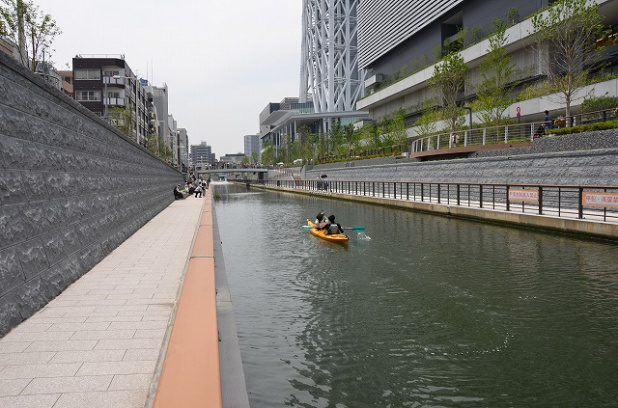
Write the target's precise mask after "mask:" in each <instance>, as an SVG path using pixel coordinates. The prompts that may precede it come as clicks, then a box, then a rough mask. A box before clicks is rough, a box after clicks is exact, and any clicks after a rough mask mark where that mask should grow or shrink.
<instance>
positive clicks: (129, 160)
mask: <svg viewBox="0 0 618 408" xmlns="http://www.w3.org/2000/svg"><path fill="white" fill-rule="evenodd" d="M182 182H183V175H182V174H181V173H179V172H178V171H176V170H175V169H174V168H172V167H170V166H169V165H167V164H166V163H164V162H162V161H161V160H159V159H158V158H157V157H156V156H154V155H153V154H151V153H150V152H148V151H147V150H145V149H144V148H142V147H140V146H138V145H137V144H135V143H133V142H132V141H129V140H128V139H126V138H125V137H124V136H122V135H121V134H120V133H118V132H117V131H116V130H115V129H113V128H111V127H110V126H108V125H107V124H106V123H104V122H103V121H102V120H101V119H99V118H98V117H97V116H96V115H94V114H92V113H91V112H90V111H88V110H86V109H85V108H83V107H82V106H81V105H79V104H78V103H76V102H74V101H73V100H71V99H70V98H68V97H66V96H65V95H63V94H62V93H60V92H58V91H56V90H55V89H53V88H52V87H50V86H48V85H47V84H46V83H45V82H44V81H43V80H41V79H40V78H39V77H37V76H35V75H33V74H32V73H30V72H29V71H27V70H25V69H23V67H21V66H19V65H17V64H15V63H14V62H13V61H12V60H10V59H9V58H8V57H7V56H6V55H4V54H3V53H0V336H2V335H4V334H5V333H7V332H8V331H9V330H10V329H11V328H13V327H15V326H16V325H17V324H19V323H20V322H21V321H22V320H24V319H27V318H28V317H29V316H31V315H32V314H34V313H35V312H36V311H37V310H38V309H40V308H41V307H42V306H44V305H45V304H47V303H48V302H49V301H50V300H51V299H53V298H54V297H55V296H57V295H58V294H59V293H60V292H62V291H63V290H64V289H65V288H66V287H67V286H68V285H70V284H71V283H72V282H74V281H75V280H76V279H78V278H79V277H80V276H82V275H83V274H85V273H86V272H88V271H89V270H90V269H91V268H92V267H93V266H94V265H95V264H97V263H98V262H99V261H100V260H102V259H103V258H104V257H105V256H106V255H107V254H109V253H110V252H111V251H113V250H114V249H115V248H116V247H118V246H119V245H120V244H121V243H122V242H123V241H124V240H125V239H126V238H128V237H129V236H130V235H132V234H133V233H134V232H135V231H136V230H138V229H139V228H140V227H141V226H143V225H144V224H145V223H146V222H148V221H149V220H150V219H152V218H153V217H154V216H155V215H156V214H157V213H159V212H160V211H161V210H163V209H164V208H165V207H166V206H168V205H169V204H170V203H171V202H172V201H173V199H174V198H173V194H172V189H173V187H174V186H175V185H176V184H178V183H182Z"/></svg>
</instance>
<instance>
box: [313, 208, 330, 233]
mask: <svg viewBox="0 0 618 408" xmlns="http://www.w3.org/2000/svg"><path fill="white" fill-rule="evenodd" d="M314 224H315V229H318V230H321V229H324V228H326V226H327V225H328V221H327V220H326V215H325V214H324V210H322V211H321V212H320V213H319V214H318V215H317V216H316V217H315V221H314Z"/></svg>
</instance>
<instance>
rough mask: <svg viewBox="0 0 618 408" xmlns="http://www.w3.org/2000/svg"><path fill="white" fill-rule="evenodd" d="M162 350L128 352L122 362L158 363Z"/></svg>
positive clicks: (134, 350) (133, 350)
mask: <svg viewBox="0 0 618 408" xmlns="http://www.w3.org/2000/svg"><path fill="white" fill-rule="evenodd" d="M160 354H161V350H160V349H158V348H156V349H154V348H153V349H132V350H127V352H126V353H125V355H124V357H123V358H122V361H157V359H158V358H159V355H160Z"/></svg>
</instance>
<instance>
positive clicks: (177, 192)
mask: <svg viewBox="0 0 618 408" xmlns="http://www.w3.org/2000/svg"><path fill="white" fill-rule="evenodd" d="M178 198H181V199H182V198H184V196H183V195H182V193H181V192H180V184H177V185H176V187H175V188H174V200H175V199H178Z"/></svg>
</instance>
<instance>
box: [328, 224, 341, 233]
mask: <svg viewBox="0 0 618 408" xmlns="http://www.w3.org/2000/svg"><path fill="white" fill-rule="evenodd" d="M326 233H327V234H328V235H331V234H339V226H338V225H337V224H336V223H333V224H329V225H328V227H326Z"/></svg>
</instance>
